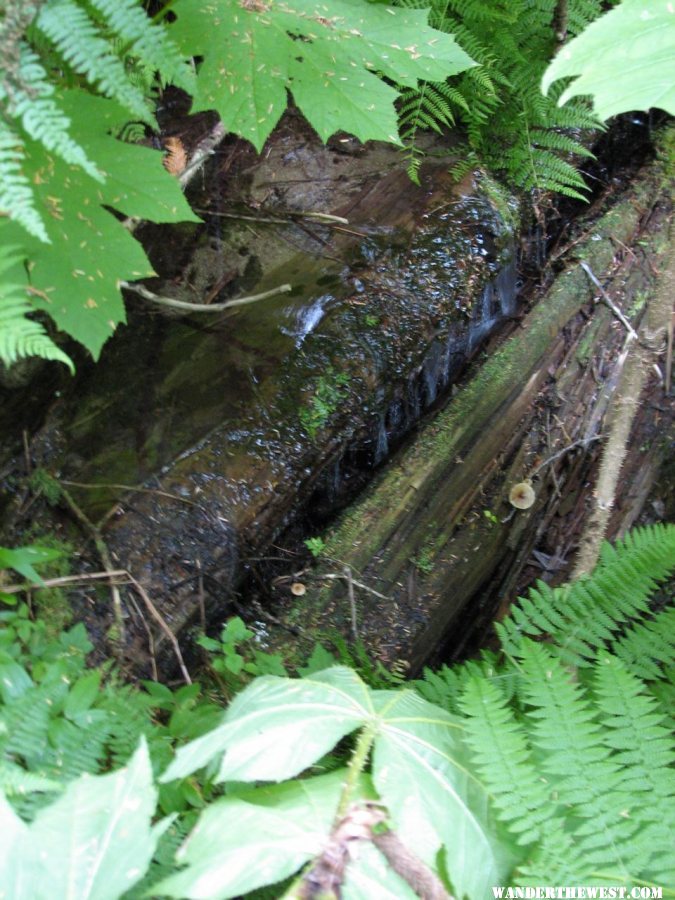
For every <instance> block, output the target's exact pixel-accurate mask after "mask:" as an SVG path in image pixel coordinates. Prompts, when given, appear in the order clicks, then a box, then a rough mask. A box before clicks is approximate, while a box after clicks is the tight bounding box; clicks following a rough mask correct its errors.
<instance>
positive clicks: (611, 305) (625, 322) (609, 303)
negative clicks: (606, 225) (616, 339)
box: [579, 260, 638, 341]
mask: <svg viewBox="0 0 675 900" xmlns="http://www.w3.org/2000/svg"><path fill="white" fill-rule="evenodd" d="M579 265H580V266H581V268H582V269H583V270H584V272H585V273H586V275H588V277H589V278H590V280H591V281H592V282H593V284H594V285H595V286H596V288H597V289H598V290H599V291H600V296H601V297H602V299H603V300H604V301H605V303H606V304H607V306H608V307H609V308H610V309H611V311H612V312H613V313H614V315H615V316H616V317H617V319H618V320H619V322H621V324H622V325H623V327H624V328H625V329H626V331H627V332H628V334H629V335H630V336H631V338H633V340H635V341H636V340H637V337H638V334H637V331H636V330H635V329H634V328H633V326H632V325H631V324H630V322H629V321H628V319H627V318H626V317H625V316H624V314H623V313H622V312H621V310H620V309H619V307H618V306H617V305H616V303H615V302H614V301H613V300H612V298H611V297H610V296H609V294H608V293H607V291H606V290H605V289H604V287H603V286H602V285H601V284H600V282H599V281H598V279H597V278H596V277H595V275H594V274H593V271H592V270H591V267H590V266H589V265H588V263H586V262H584V261H583V260H582V261H581V262H580V263H579Z"/></svg>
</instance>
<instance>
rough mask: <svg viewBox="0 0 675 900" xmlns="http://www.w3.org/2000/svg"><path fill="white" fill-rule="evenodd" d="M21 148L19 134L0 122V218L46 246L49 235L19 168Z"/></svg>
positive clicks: (21, 156) (21, 162)
mask: <svg viewBox="0 0 675 900" xmlns="http://www.w3.org/2000/svg"><path fill="white" fill-rule="evenodd" d="M23 159H24V144H23V141H22V140H21V138H20V137H19V135H18V134H16V133H15V132H14V131H12V130H11V129H10V128H9V127H8V126H7V125H6V123H5V122H3V121H2V119H0V214H1V215H5V216H10V217H11V218H12V219H14V221H15V222H18V223H19V225H21V226H22V227H23V228H25V229H26V231H27V232H28V233H29V234H32V235H33V236H34V237H36V238H39V240H41V241H44V242H45V243H49V235H48V234H47V230H46V228H45V225H44V222H43V221H42V218H41V216H40V213H39V212H38V211H37V209H36V208H35V197H34V195H33V190H32V188H31V185H30V182H29V181H28V179H27V178H26V176H25V174H24V172H23V168H22V164H23Z"/></svg>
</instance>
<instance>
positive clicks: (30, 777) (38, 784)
mask: <svg viewBox="0 0 675 900" xmlns="http://www.w3.org/2000/svg"><path fill="white" fill-rule="evenodd" d="M60 788H61V785H60V784H59V782H58V781H54V780H53V779H52V778H45V777H44V775H38V774H36V773H35V772H26V770H25V769H22V768H21V766H17V765H16V764H15V763H12V762H8V761H7V760H5V759H0V791H2V792H3V793H4V794H6V795H7V796H8V797H13V796H17V795H25V794H35V793H46V792H48V791H58V790H60Z"/></svg>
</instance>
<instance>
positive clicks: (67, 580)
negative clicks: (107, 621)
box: [0, 569, 129, 594]
mask: <svg viewBox="0 0 675 900" xmlns="http://www.w3.org/2000/svg"><path fill="white" fill-rule="evenodd" d="M126 575H127V571H126V569H113V570H112V571H111V572H91V573H89V574H85V575H62V576H61V577H60V578H46V579H45V580H44V581H43V582H42V583H38V582H31V583H30V584H9V585H7V586H3V587H2V588H1V589H0V590H1V591H2V593H3V594H20V593H21V592H22V591H35V590H40V589H41V588H51V587H63V586H65V585H73V586H75V585H79V584H87V582H89V581H101V580H102V579H104V578H105V579H108V580H110V579H111V578H124V577H126ZM117 584H129V581H118V582H117Z"/></svg>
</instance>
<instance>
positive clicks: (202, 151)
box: [178, 122, 226, 188]
mask: <svg viewBox="0 0 675 900" xmlns="http://www.w3.org/2000/svg"><path fill="white" fill-rule="evenodd" d="M225 134H226V131H225V126H224V125H223V123H222V122H218V123H217V124H216V125H214V126H213V128H212V129H211V131H210V132H209V134H208V135H207V136H206V137H205V138H204V140H203V141H202V142H201V144H199V146H198V147H197V149H196V150H195V152H194V153H193V154H192V158H191V159H190V162H189V163H188V164H187V166H186V167H185V168H184V169H183V171H182V172H181V175H180V178H179V179H178V180H179V181H180V186H181V187H182V188H186V187H187V185H188V184H189V183H190V181H191V180H192V179H193V178H194V176H195V175H196V174H197V172H198V170H199V169H200V168H201V166H202V165H203V163H205V162H206V160H207V159H208V158H209V156H212V155H213V152H214V150H215V148H216V146H217V145H218V144H219V143H220V142H221V141H222V139H223V138H224V137H225Z"/></svg>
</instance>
